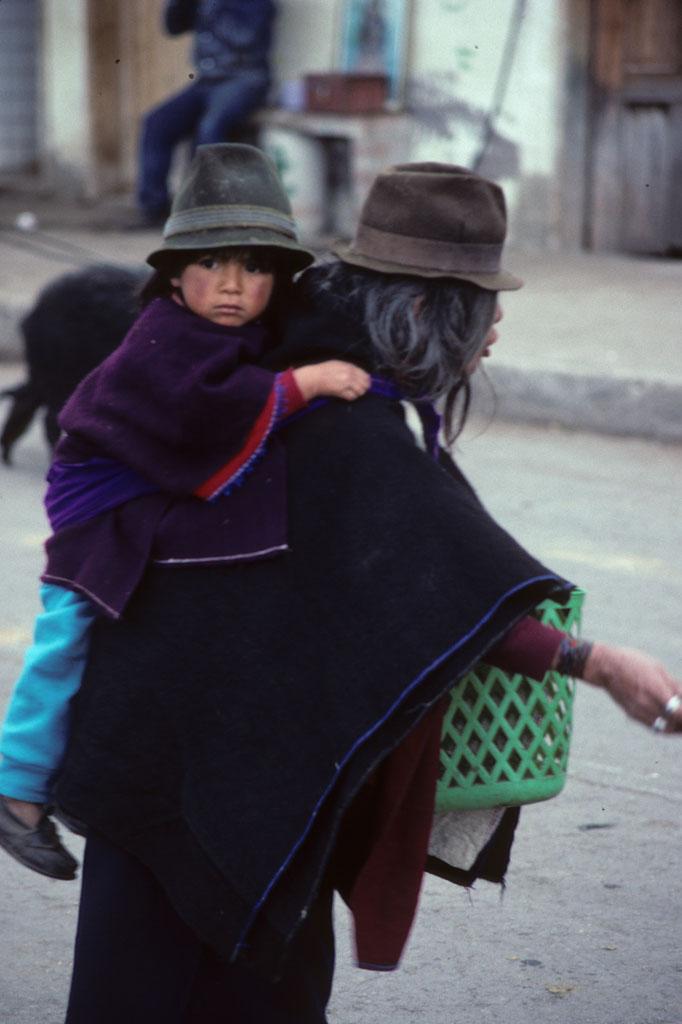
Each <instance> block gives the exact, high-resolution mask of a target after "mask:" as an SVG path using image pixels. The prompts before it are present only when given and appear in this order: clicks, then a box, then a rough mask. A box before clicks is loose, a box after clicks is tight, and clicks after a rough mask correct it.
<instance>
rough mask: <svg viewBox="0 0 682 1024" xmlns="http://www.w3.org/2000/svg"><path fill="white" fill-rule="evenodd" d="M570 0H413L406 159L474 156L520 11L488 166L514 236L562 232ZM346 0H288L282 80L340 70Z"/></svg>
mask: <svg viewBox="0 0 682 1024" xmlns="http://www.w3.org/2000/svg"><path fill="white" fill-rule="evenodd" d="M567 2H569V0H525V3H521V2H520V0H412V30H411V34H410V46H409V51H408V56H407V68H406V72H407V73H406V92H405V102H406V104H407V106H408V108H409V109H410V110H411V111H412V112H413V114H414V119H415V126H416V130H415V131H414V132H412V133H409V134H407V133H406V135H405V159H406V160H426V159H428V160H443V161H447V162H453V163H461V164H465V165H468V166H471V164H472V163H473V161H474V160H475V159H476V157H477V155H478V154H479V149H480V146H481V143H482V139H483V137H484V134H485V124H486V121H485V119H486V115H487V114H488V112H489V111H490V109H491V105H492V104H493V102H494V99H495V96H496V87H497V83H498V76H499V73H500V67H501V62H502V61H503V59H504V53H505V46H506V43H507V39H508V35H509V32H510V26H511V22H512V19H517V23H518V15H519V11H521V10H522V11H523V18H522V20H521V22H520V25H519V32H518V38H517V44H516V49H515V54H514V59H513V64H512V67H511V73H510V76H509V80H508V86H507V89H506V92H505V94H504V101H503V103H502V107H501V110H500V112H499V116H498V117H497V118H496V120H495V135H494V138H493V140H492V143H491V145H490V146H489V148H488V151H487V154H486V158H485V159H484V161H483V163H482V164H481V167H480V170H481V172H482V173H484V174H489V175H490V176H491V177H494V178H495V179H496V180H498V181H500V183H501V184H502V185H503V186H504V188H505V192H506V194H507V197H508V202H509V206H510V213H511V229H512V236H514V235H515V234H518V236H519V238H520V239H521V240H522V241H525V242H528V243H529V244H539V245H543V246H553V245H555V244H557V239H558V223H557V222H558V216H559V214H558V210H559V202H558V199H557V190H558V188H559V184H558V174H557V166H558V163H559V161H560V159H561V147H562V133H563V123H562V111H563V103H564V88H565V86H564V82H565V61H566V43H565V33H564V21H565V16H566V4H567ZM340 14H341V0H281V3H280V18H279V27H278V33H277V46H276V58H275V70H276V74H277V76H278V77H279V78H280V80H287V79H289V80H290V79H293V78H296V77H299V76H301V75H303V74H305V73H306V72H308V71H319V70H323V71H324V70H334V69H335V68H336V66H337V65H336V60H337V55H338V29H339V24H340Z"/></svg>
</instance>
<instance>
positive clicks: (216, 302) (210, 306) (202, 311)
mask: <svg viewBox="0 0 682 1024" xmlns="http://www.w3.org/2000/svg"><path fill="white" fill-rule="evenodd" d="M171 283H172V284H173V286H174V287H175V288H179V289H180V291H181V293H182V298H183V299H184V302H185V305H186V306H187V308H188V309H191V310H192V312H193V313H196V314H197V315H198V316H203V317H206V319H207V320H211V321H212V322H213V323H214V324H221V325H222V326H223V327H241V326H242V325H243V324H248V323H249V322H250V321H251V320H255V319H256V318H257V317H259V316H260V315H261V313H263V312H264V311H265V308H266V307H267V304H268V302H269V301H270V297H271V295H272V289H273V287H274V284H275V276H274V274H272V273H270V272H269V271H266V270H262V269H261V268H260V266H259V264H258V255H257V253H254V254H253V255H247V256H241V255H240V256H239V257H237V258H235V257H232V256H228V255H227V254H225V253H209V252H207V253H206V254H205V255H203V256H199V257H198V259H197V261H196V262H195V263H190V264H189V265H188V266H186V267H185V268H184V270H182V271H181V273H180V275H179V276H178V277H172V278H171Z"/></svg>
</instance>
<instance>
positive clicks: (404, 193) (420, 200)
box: [334, 162, 523, 291]
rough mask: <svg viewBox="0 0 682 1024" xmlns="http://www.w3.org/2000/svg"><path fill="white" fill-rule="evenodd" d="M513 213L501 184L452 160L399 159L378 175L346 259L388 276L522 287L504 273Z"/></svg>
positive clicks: (345, 248)
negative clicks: (509, 212) (509, 217)
mask: <svg viewBox="0 0 682 1024" xmlns="http://www.w3.org/2000/svg"><path fill="white" fill-rule="evenodd" d="M506 231H507V212H506V207H505V202H504V195H503V193H502V189H501V188H500V187H499V185H496V184H495V182H493V181H488V180H487V179H486V178H481V177H480V176H479V175H478V174H474V172H473V171H469V170H467V168H466V167H457V166H455V165H454V164H440V163H433V162H427V163H414V164H398V165H396V166H395V167H389V168H388V170H386V171H384V172H382V173H381V174H379V175H378V176H377V178H376V179H375V181H374V182H373V184H372V187H371V188H370V191H369V195H368V196H367V199H366V200H365V203H364V206H363V208H362V212H361V214H360V222H359V224H358V229H357V232H356V235H355V238H354V239H353V241H352V242H351V243H350V244H349V245H339V246H337V248H336V249H335V250H334V251H335V254H336V255H337V256H338V257H339V259H341V260H343V262H344V263H351V264H353V265H354V266H357V267H364V268H366V269H368V270H379V271H382V272H383V273H385V274H411V275H414V276H417V277H452V278H458V279H460V280H462V281H472V282H473V283H474V284H477V285H479V286H480V287H481V288H487V289H489V290H490V291H510V290H513V289H515V288H520V287H521V285H522V284H523V281H522V280H521V278H519V277H516V276H515V275H514V274H510V273H509V271H507V270H503V269H502V266H501V258H502V247H503V245H504V238H505V234H506Z"/></svg>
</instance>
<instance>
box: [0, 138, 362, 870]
mask: <svg viewBox="0 0 682 1024" xmlns="http://www.w3.org/2000/svg"><path fill="white" fill-rule="evenodd" d="M312 261H313V255H312V254H311V253H310V252H308V251H307V250H305V249H304V248H302V247H301V246H300V245H299V244H298V241H297V239H296V232H295V225H294V222H293V219H292V217H291V210H290V206H289V202H288V199H287V197H286V195H285V193H284V191H283V189H282V186H281V184H280V182H279V179H278V177H277V174H276V171H275V168H274V165H272V163H271V162H270V161H269V160H268V159H267V158H266V157H265V156H264V154H263V153H262V152H260V151H259V150H257V149H255V148H253V147H250V146H240V145H227V144H225V145H215V146H201V147H199V149H198V150H197V153H196V156H195V158H194V161H193V163H192V166H191V168H190V171H189V174H188V177H187V179H186V181H185V183H184V184H183V187H182V188H181V189H180V191H179V192H178V195H177V197H176V201H175V203H174V207H173V213H172V215H171V218H170V219H169V221H168V223H167V225H166V230H165V235H164V245H163V247H162V248H160V249H158V250H156V251H155V252H153V253H152V254H151V255H150V256H149V258H148V262H149V263H150V264H151V265H152V266H153V267H154V269H155V273H154V274H153V276H152V277H151V279H150V280H149V282H148V283H147V285H146V286H145V289H144V291H143V294H142V301H143V303H144V308H143V311H142V313H141V315H140V316H139V318H138V319H137V321H136V322H135V324H134V325H133V328H132V329H131V330H130V332H129V333H128V335H127V336H126V338H125V339H124V341H123V342H122V344H121V346H120V347H119V348H118V349H117V350H116V352H114V354H113V355H112V356H110V357H109V358H108V359H107V360H105V362H104V363H102V364H101V366H100V367H98V368H97V369H96V370H95V371H93V373H91V374H90V375H89V376H88V377H87V378H86V379H85V381H83V382H82V384H81V385H80V386H79V388H78V389H77V390H76V392H75V394H74V395H73V396H72V398H71V399H70V400H69V402H68V403H67V405H66V406H65V408H64V410H63V412H62V416H61V417H60V424H61V426H62V428H63V430H64V431H65V432H66V433H65V436H64V438H63V439H62V441H61V442H60V444H59V446H58V448H57V451H56V459H55V462H54V464H53V466H52V468H51V470H50V473H49V475H48V481H49V487H48V492H47V496H46V506H47V510H48V515H49V518H50V522H51V525H52V528H53V531H54V532H53V535H52V537H51V538H50V540H49V541H48V543H47V545H46V550H47V556H48V557H47V567H46V571H45V573H44V575H43V577H42V580H43V583H42V587H41V598H42V602H43V607H44V611H43V612H42V613H41V614H40V615H39V616H38V618H37V621H36V627H35V639H34V643H33V645H32V647H31V648H30V649H29V650H28V652H27V655H26V659H25V664H24V668H23V671H22V673H21V675H20V677H19V680H18V682H17V684H16V686H15V689H14V692H13V695H12V699H11V702H10V706H9V709H8V712H7V716H6V720H5V724H4V727H3V731H2V736H1V738H0V754H1V755H2V760H1V761H0V846H2V847H4V849H5V850H6V851H7V852H8V853H10V854H11V855H12V856H13V857H15V858H16V859H17V860H18V861H20V862H21V863H22V864H24V865H26V866H27V867H30V868H33V870H35V871H38V872H40V873H42V874H45V875H49V876H51V877H53V878H62V879H70V878H74V877H75V872H76V868H77V862H76V860H75V859H74V858H73V857H72V856H71V854H70V853H68V851H67V850H66V849H65V848H64V847H63V846H62V844H61V842H60V840H59V837H58V834H57V831H56V829H55V826H54V824H53V822H52V821H51V820H50V818H49V806H48V805H49V800H50V791H51V784H52V780H53V778H54V776H55V773H56V771H57V770H58V768H59V765H60V762H61V760H62V757H63V753H64V749H65V745H66V741H67V736H68V722H69V704H70V701H71V698H72V697H73V696H74V695H75V693H76V692H77V691H78V688H79V686H80V684H81V679H82V675H83V670H84V667H85V661H86V657H87V651H88V638H89V634H90V630H91V627H92V624H93V622H94V620H95V619H96V617H97V615H98V614H105V615H109V616H111V617H114V618H117V617H118V616H120V615H121V614H122V613H123V612H124V610H125V607H126V605H127V603H128V601H129V600H130V598H131V596H132V595H133V593H134V591H135V588H136V585H137V583H138V582H139V580H140V578H141V576H142V574H143V572H144V569H145V567H146V566H147V565H148V564H150V563H151V562H154V563H155V564H162V565H167V566H168V567H169V568H171V567H177V566H182V565H197V564H216V563H222V562H225V563H232V562H235V561H248V560H252V559H255V558H263V557H276V556H277V555H279V554H281V553H282V552H284V551H286V549H287V537H286V503H285V498H286V492H285V468H286V467H285V453H284V448H283V445H282V444H281V442H279V440H278V438H277V437H276V430H277V427H278V425H279V424H281V422H282V421H283V420H284V419H285V418H286V417H287V416H289V415H291V414H293V413H295V412H296V411H298V410H299V409H301V408H302V407H303V406H305V405H306V403H307V402H309V401H310V400H311V399H313V398H315V397H317V396H331V397H337V398H341V399H345V400H349V401H350V400H353V399H355V398H358V397H360V396H361V395H362V394H364V393H365V392H366V391H367V390H368V388H369V386H370V378H369V375H368V374H367V373H366V372H365V371H364V370H362V369H360V368H359V367H357V366H354V365H352V364H350V363H346V362H342V361H339V360H328V361H326V362H322V363H318V364H315V365H309V366H301V367H298V368H296V369H290V370H288V371H287V372H285V373H280V374H273V373H270V372H268V371H267V370H263V369H261V368H260V367H258V366H257V365H255V363H256V361H257V360H258V358H259V357H260V356H261V355H262V354H263V353H264V352H265V351H266V350H267V348H268V347H271V346H272V344H273V342H272V341H271V340H270V338H269V336H268V331H267V328H266V322H267V319H268V315H269V314H270V313H271V310H272V306H273V304H274V303H277V302H278V301H280V300H281V299H282V298H283V293H284V292H285V291H286V288H287V286H288V283H289V282H290V281H291V277H292V275H293V274H294V273H296V272H297V271H298V270H301V269H303V268H304V267H305V266H307V265H309V264H310V263H311V262H312ZM245 481H246V482H245ZM244 483H245V486H240V485H242V484H244ZM264 509H265V512H264V511H263V510H264Z"/></svg>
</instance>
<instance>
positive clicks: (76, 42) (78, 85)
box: [42, 0, 92, 191]
mask: <svg viewBox="0 0 682 1024" xmlns="http://www.w3.org/2000/svg"><path fill="white" fill-rule="evenodd" d="M87 39H88V36H87V0H50V2H49V3H43V53H42V95H43V103H42V122H43V125H42V129H43V130H42V148H43V157H44V161H45V164H46V166H47V167H48V168H49V169H50V171H51V172H52V174H53V175H54V176H55V177H56V178H57V180H58V181H59V182H60V184H61V185H62V187H64V188H70V189H73V190H74V191H83V190H85V191H87V190H88V188H89V184H90V182H89V178H90V174H91V168H92V132H91V122H90V100H89V86H88V69H89V68H88V45H87Z"/></svg>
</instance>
